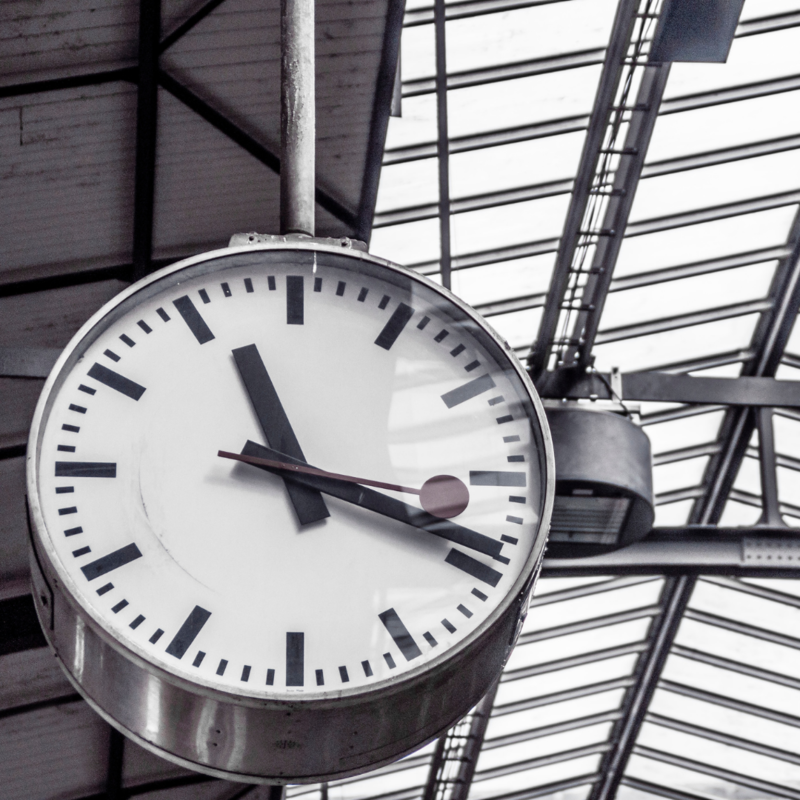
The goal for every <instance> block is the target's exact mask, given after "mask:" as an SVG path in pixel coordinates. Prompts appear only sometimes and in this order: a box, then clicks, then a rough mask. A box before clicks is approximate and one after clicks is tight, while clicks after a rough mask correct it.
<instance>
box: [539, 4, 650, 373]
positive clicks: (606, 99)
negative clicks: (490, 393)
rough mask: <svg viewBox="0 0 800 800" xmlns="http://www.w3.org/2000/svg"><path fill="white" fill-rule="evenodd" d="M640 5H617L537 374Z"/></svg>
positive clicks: (548, 307) (566, 224)
mask: <svg viewBox="0 0 800 800" xmlns="http://www.w3.org/2000/svg"><path fill="white" fill-rule="evenodd" d="M638 8H639V0H620V3H619V5H618V6H617V13H616V17H615V18H614V25H613V28H612V31H611V40H610V41H609V45H608V51H607V54H606V59H605V63H604V65H603V71H602V73H601V75H600V83H599V85H598V87H597V95H596V97H595V102H594V108H593V109H592V115H591V118H590V122H589V129H588V131H587V133H586V140H585V141H584V144H583V151H582V153H581V160H580V165H579V167H578V175H577V177H576V179H575V186H574V189H573V193H572V199H571V201H570V205H569V209H568V211H567V218H566V220H565V222H564V230H563V232H562V234H561V239H560V242H559V245H558V254H557V256H556V263H555V267H554V269H553V276H552V278H551V281H550V289H549V290H548V302H547V305H546V306H545V310H544V314H543V316H542V321H541V323H540V325H539V334H538V336H537V340H536V343H535V344H534V348H533V349H532V351H531V354H530V357H529V359H528V365H529V368H530V370H531V372H532V374H533V375H534V376H538V375H539V374H541V373H542V372H543V371H544V370H545V369H546V368H547V362H548V360H549V357H550V348H551V345H552V342H553V340H554V339H555V335H556V329H557V327H558V322H559V318H560V316H561V308H562V305H563V303H564V298H565V297H566V293H567V286H568V282H569V277H570V272H571V270H572V263H573V259H574V256H575V250H576V247H577V244H578V237H579V235H580V230H581V225H582V223H583V220H584V216H585V214H586V208H587V206H588V204H589V199H590V196H591V195H590V193H591V191H592V184H593V181H594V176H595V173H596V171H597V165H598V162H599V160H600V156H601V153H600V150H601V147H602V145H603V140H604V138H605V135H606V129H607V127H608V122H609V118H610V117H611V114H612V111H613V105H614V101H615V98H616V96H617V89H618V87H619V83H620V80H621V78H622V75H623V73H624V71H625V64H624V61H625V55H626V53H627V52H628V48H629V46H630V42H631V35H632V32H633V30H634V25H635V22H636V13H637V11H638Z"/></svg>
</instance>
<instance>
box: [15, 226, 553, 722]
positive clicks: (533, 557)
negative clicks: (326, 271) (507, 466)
mask: <svg viewBox="0 0 800 800" xmlns="http://www.w3.org/2000/svg"><path fill="white" fill-rule="evenodd" d="M329 241H330V240H327V241H326V240H323V241H319V240H315V239H312V238H303V239H297V240H295V239H287V240H285V241H278V242H258V243H254V244H248V245H241V246H237V247H225V248H219V249H217V250H211V251H208V252H206V253H199V254H197V255H194V256H190V257H189V258H186V259H182V260H180V261H178V262H176V263H174V264H170V265H169V266H167V267H164V268H162V269H160V270H157V271H155V272H153V273H151V274H150V275H148V276H146V277H145V278H143V279H142V280H140V281H137V282H135V283H133V284H131V285H130V286H128V287H127V288H125V289H123V291H121V292H120V293H119V294H117V295H115V296H114V297H113V298H112V299H111V300H110V301H108V302H107V303H105V304H104V305H103V306H102V307H101V308H99V309H98V310H97V311H96V312H95V313H94V314H93V315H92V316H91V317H90V318H89V319H88V320H87V321H86V322H85V323H84V324H83V325H82V326H81V328H80V329H79V330H78V331H77V332H76V333H75V335H74V336H73V337H72V339H70V341H69V343H68V344H67V346H66V347H65V348H64V350H63V351H62V353H61V355H60V356H59V358H58V360H57V361H56V363H55V364H54V366H53V369H52V371H51V372H50V375H49V376H48V378H47V380H46V381H45V384H44V387H43V389H42V393H41V395H40V396H39V400H38V402H37V404H36V409H35V411H34V415H33V421H32V423H31V429H30V434H29V437H28V445H27V455H26V462H27V463H26V480H27V489H28V503H29V513H30V521H31V535H32V536H31V541H32V546H33V548H34V551H35V553H36V556H37V558H38V559H40V560H41V558H42V556H44V557H45V558H46V561H47V562H48V565H49V566H50V567H51V569H52V573H53V577H54V578H57V580H58V581H59V582H60V583H61V592H62V594H64V595H65V596H66V597H67V598H68V600H69V602H70V605H71V606H72V607H73V610H74V611H75V613H76V614H77V615H78V616H79V617H81V618H82V619H83V620H84V621H85V622H86V623H87V624H89V625H90V627H91V628H92V630H93V631H94V632H95V633H96V634H98V635H100V637H101V639H102V640H103V641H104V642H106V644H109V645H110V646H112V647H113V648H114V649H115V650H117V651H118V652H119V653H120V654H121V655H122V656H123V657H125V658H127V659H128V660H131V661H133V662H134V663H136V664H137V665H138V666H139V667H140V668H142V669H145V670H147V671H149V672H151V673H153V674H156V675H158V677H159V678H161V679H162V680H166V681H167V682H169V683H172V684H174V685H176V686H179V687H183V688H187V687H188V688H190V690H191V691H193V692H195V693H196V694H202V695H203V696H206V697H209V698H215V699H221V698H225V699H226V700H227V701H228V702H233V703H236V704H238V705H245V706H253V707H261V708H264V707H272V706H273V704H274V705H275V707H283V706H285V705H286V704H289V705H297V704H301V705H302V704H306V703H307V704H314V705H315V706H317V707H323V706H324V705H327V704H333V705H337V706H341V705H343V704H344V705H347V704H348V700H351V701H352V702H353V703H357V702H361V701H362V700H363V699H364V697H365V696H367V695H368V696H370V697H372V698H375V699H376V700H377V699H380V698H383V697H386V696H391V695H392V694H395V693H396V692H398V691H400V690H401V688H403V687H404V686H406V685H407V684H409V683H413V682H414V681H415V680H416V679H418V678H421V677H424V676H425V675H427V674H430V673H431V672H433V671H436V670H437V669H439V668H444V667H445V666H446V665H447V664H448V663H449V662H451V661H452V660H453V659H456V658H458V657H459V655H460V654H461V653H462V652H463V651H464V650H465V649H468V648H471V647H473V646H478V645H479V643H480V642H481V640H482V639H484V638H485V637H486V636H487V635H488V634H489V633H490V632H491V630H492V629H493V628H494V627H495V626H496V625H497V624H498V622H499V621H500V620H501V619H502V618H503V617H504V616H505V614H507V613H508V612H509V611H510V609H511V607H512V606H513V605H514V603H515V602H516V601H517V599H518V597H519V596H520V595H521V594H523V593H524V594H529V593H530V592H531V590H532V589H533V586H534V584H535V581H536V579H537V577H538V575H539V572H540V568H541V562H542V558H543V556H544V550H545V546H546V541H547V533H546V532H547V530H548V529H549V524H550V517H551V513H552V508H553V503H554V495H555V457H554V452H553V445H552V439H551V436H550V430H549V427H548V425H547V421H546V417H545V413H544V407H543V405H542V402H541V400H540V398H539V395H538V393H537V392H536V389H535V388H534V386H533V383H532V381H531V379H530V377H529V376H528V374H527V372H526V371H525V369H524V367H523V366H522V364H521V363H520V361H519V359H518V358H517V356H516V354H515V353H514V351H513V350H512V349H511V347H510V345H509V344H508V342H506V341H505V339H503V338H502V337H501V336H500V335H499V334H498V333H497V332H496V331H495V330H494V328H492V326H491V325H490V324H489V323H488V322H487V321H486V320H485V319H484V318H483V317H482V316H481V315H480V314H479V313H478V312H477V311H475V310H474V309H473V308H471V307H470V306H469V305H468V304H466V303H465V302H464V301H463V300H461V299H460V298H459V297H457V296H456V295H455V294H453V293H452V292H451V291H450V290H448V289H446V288H445V287H443V286H440V285H439V284H437V283H435V282H434V281H432V280H431V279H430V278H428V277H427V276H425V275H421V274H419V273H417V272H415V271H413V270H410V269H408V268H407V267H403V266H401V265H399V264H396V263H394V262H391V261H389V260H387V259H384V258H382V257H380V256H374V255H372V254H370V253H367V252H364V251H361V250H355V249H353V248H352V247H347V246H344V245H340V246H336V245H333V244H330V243H329ZM280 250H285V251H290V252H292V251H297V250H301V251H310V252H324V253H329V254H331V255H337V256H344V257H349V258H354V259H356V260H357V261H362V262H369V263H371V264H373V265H377V266H379V267H383V268H388V269H389V270H390V271H392V272H394V273H396V274H398V275H400V276H402V277H405V278H407V279H410V280H411V281H416V282H417V283H420V284H422V285H423V286H425V287H427V288H428V289H431V290H432V291H433V292H434V294H438V295H439V296H441V297H442V298H443V299H444V300H446V301H448V302H450V303H452V304H454V305H455V306H456V307H457V308H458V309H459V310H460V312H461V313H463V314H464V315H465V316H466V317H468V318H470V319H471V320H472V321H473V322H475V323H476V324H477V325H478V326H479V327H480V328H481V329H482V330H483V331H484V332H485V333H486V334H487V335H488V336H489V337H490V338H491V340H492V341H493V343H494V344H495V345H496V346H497V348H498V349H499V350H500V352H502V353H503V354H504V355H505V357H506V358H507V359H508V362H509V363H510V365H511V366H512V368H513V369H514V371H515V373H516V374H517V376H518V377H519V379H520V380H521V382H522V385H523V387H524V389H525V392H526V393H527V396H528V400H529V401H530V403H531V408H532V410H533V414H534V416H535V418H536V421H537V423H538V435H539V437H540V440H541V445H542V452H541V453H539V454H538V456H539V462H540V465H541V468H542V472H543V473H544V474H543V475H542V480H541V484H542V489H543V496H542V504H541V510H542V513H541V516H540V519H539V522H538V527H537V533H536V539H535V541H534V543H533V546H532V548H531V550H530V552H529V554H528V557H527V559H526V561H525V564H524V565H523V566H522V568H521V569H520V572H519V574H518V575H517V577H516V579H515V580H514V582H513V583H512V585H511V586H510V587H509V589H508V590H507V591H506V593H505V595H504V596H503V597H502V598H501V600H500V601H499V602H498V603H497V605H496V606H495V608H494V609H493V610H492V611H491V612H489V614H488V615H487V617H486V619H484V620H483V621H482V622H481V623H480V624H479V625H478V626H476V628H475V629H474V630H472V631H471V632H470V633H468V634H467V635H466V636H465V637H464V638H463V639H462V640H460V641H459V642H457V643H456V644H455V645H453V646H452V647H450V648H448V649H447V650H446V651H444V652H443V653H442V654H441V655H437V656H436V657H434V658H433V659H431V660H430V661H426V662H424V663H422V664H420V665H419V666H416V667H413V668H411V669H409V670H407V671H405V672H403V673H401V674H399V675H397V676H389V677H387V678H383V679H381V680H379V681H375V682H374V683H373V684H367V685H363V686H356V687H352V688H346V689H331V690H327V689H326V690H325V691H322V692H319V691H313V693H312V692H309V693H299V692H298V693H294V692H280V691H272V692H270V694H269V696H261V697H259V696H257V695H255V694H253V693H252V690H251V691H250V692H248V691H247V689H245V688H239V687H226V688H224V689H223V688H222V687H221V686H219V685H214V684H213V682H211V681H209V682H206V681H205V679H203V678H202V677H201V676H199V675H198V678H197V680H195V679H193V678H189V677H185V676H182V675H179V674H176V673H173V672H170V671H169V670H168V669H166V668H165V667H163V666H162V665H160V664H159V663H158V662H156V661H152V660H149V659H148V658H147V657H146V656H144V655H142V654H141V653H139V652H137V650H135V649H133V647H132V646H131V644H130V640H128V639H125V640H123V639H121V638H117V636H116V635H115V634H114V632H112V630H111V629H106V627H105V626H104V624H103V617H102V615H101V614H100V613H99V611H98V609H97V608H95V607H94V606H90V605H88V604H87V605H85V604H84V603H83V602H82V601H81V595H80V593H79V589H78V586H77V584H76V582H75V581H74V580H73V578H72V576H71V575H70V574H69V573H67V572H66V571H65V570H64V571H62V570H61V569H59V565H60V564H61V559H60V557H59V556H58V554H57V552H56V551H55V548H54V547H53V546H51V544H52V541H51V537H50V535H49V534H48V533H47V531H48V529H47V526H46V524H45V522H44V515H43V512H42V507H41V503H40V491H39V481H38V478H39V475H38V472H39V462H40V443H41V438H42V435H43V432H44V427H43V423H44V422H45V420H46V417H49V412H50V410H51V407H52V401H53V400H54V390H56V389H59V388H60V387H61V385H62V384H63V380H61V378H62V373H63V377H64V380H65V379H66V377H67V376H68V375H69V374H71V373H72V372H73V370H74V368H75V366H76V364H77V361H76V362H75V363H72V364H70V363H69V362H70V360H71V359H72V357H73V354H74V353H75V351H76V350H77V349H78V348H79V347H80V346H81V344H82V343H83V342H84V340H86V339H87V338H88V337H89V334H91V333H92V332H93V331H96V335H95V336H94V337H93V338H92V339H91V341H90V342H89V343H88V344H91V342H92V341H94V340H96V339H97V338H98V337H99V336H101V335H102V334H103V332H104V331H105V330H106V329H107V327H108V325H110V324H112V323H113V321H114V320H113V319H112V320H111V321H110V322H109V323H108V324H107V325H105V326H103V327H100V323H102V321H103V320H105V319H106V318H108V317H109V316H112V315H113V312H114V310H115V309H117V308H118V307H119V306H120V305H122V304H123V303H125V302H126V301H127V300H128V299H129V298H131V297H133V296H134V295H136V294H138V293H140V292H142V291H144V290H146V289H147V288H148V287H149V286H151V285H152V284H154V283H157V282H159V281H161V280H163V279H164V278H167V277H169V276H170V275H172V274H173V273H176V272H180V271H183V270H186V269H190V268H191V267H193V266H195V265H197V264H201V263H204V262H213V261H216V260H220V259H223V258H226V257H228V256H233V255H238V254H248V253H257V252H262V251H280ZM208 272H209V274H212V273H213V272H215V270H214V269H213V268H212V269H209V271H208ZM88 344H87V346H88ZM66 367H68V369H67V370H66V372H65V368H66ZM534 433H535V432H534ZM543 531H544V533H542V532H543ZM40 548H41V549H40ZM42 569H43V572H46V570H44V566H43V565H42ZM523 611H524V608H523ZM523 616H524V615H523ZM520 628H521V623H520V625H518V626H517V635H518V634H519V629H520ZM515 641H516V637H515V638H514V641H512V642H510V646H513V644H514V643H515Z"/></svg>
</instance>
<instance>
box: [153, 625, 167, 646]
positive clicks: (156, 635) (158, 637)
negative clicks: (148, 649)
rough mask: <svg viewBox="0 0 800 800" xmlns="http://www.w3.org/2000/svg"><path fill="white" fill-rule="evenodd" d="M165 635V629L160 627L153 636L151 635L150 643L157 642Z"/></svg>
mask: <svg viewBox="0 0 800 800" xmlns="http://www.w3.org/2000/svg"><path fill="white" fill-rule="evenodd" d="M163 635H164V631H162V630H161V628H159V629H158V630H157V631H156V632H155V633H154V634H153V635H152V636H151V637H150V644H155V643H156V642H157V641H158V640H159V639H160V638H161V637H162V636H163Z"/></svg>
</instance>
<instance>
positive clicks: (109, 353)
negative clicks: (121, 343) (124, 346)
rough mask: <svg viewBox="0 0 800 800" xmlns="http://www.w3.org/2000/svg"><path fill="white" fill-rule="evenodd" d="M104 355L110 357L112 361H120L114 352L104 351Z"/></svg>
mask: <svg viewBox="0 0 800 800" xmlns="http://www.w3.org/2000/svg"><path fill="white" fill-rule="evenodd" d="M103 355H104V356H108V357H109V358H110V359H111V360H112V361H119V356H118V355H117V354H116V353H115V352H114V351H113V350H103Z"/></svg>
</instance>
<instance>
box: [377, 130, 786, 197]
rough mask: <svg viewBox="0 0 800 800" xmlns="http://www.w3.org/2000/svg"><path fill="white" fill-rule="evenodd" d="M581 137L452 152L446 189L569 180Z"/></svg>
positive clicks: (474, 191) (465, 191)
mask: <svg viewBox="0 0 800 800" xmlns="http://www.w3.org/2000/svg"><path fill="white" fill-rule="evenodd" d="M798 127H800V126H798ZM584 138H585V134H584V133H583V132H579V133H577V132H576V133H567V134H564V135H562V136H547V137H545V138H542V139H531V140H529V141H524V142H514V143H513V144H506V145H500V146H497V147H487V148H484V149H480V150H470V151H468V152H465V153H454V154H452V155H451V156H450V192H451V194H452V196H453V197H454V198H457V197H469V196H472V195H478V194H483V193H486V192H498V191H503V190H505V189H512V188H516V187H519V186H532V185H537V184H543V183H547V182H552V181H561V180H563V179H571V178H572V177H573V176H574V174H575V172H576V171H577V168H578V160H579V159H580V154H581V148H582V147H583V140H584ZM384 169H386V168H385V167H384Z"/></svg>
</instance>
